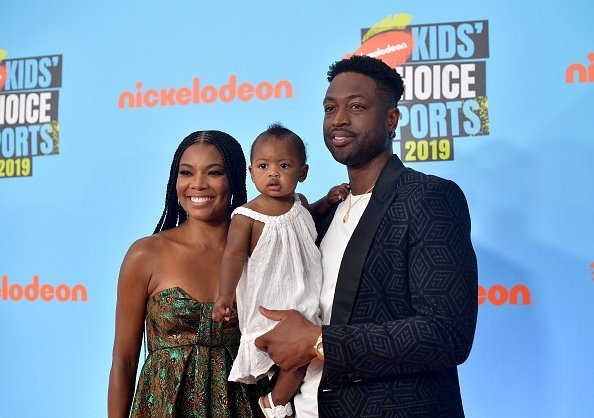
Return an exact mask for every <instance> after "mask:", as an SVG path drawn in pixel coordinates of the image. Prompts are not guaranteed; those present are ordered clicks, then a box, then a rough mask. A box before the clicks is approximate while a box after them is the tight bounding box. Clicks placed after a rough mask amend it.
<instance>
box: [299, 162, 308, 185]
mask: <svg viewBox="0 0 594 418" xmlns="http://www.w3.org/2000/svg"><path fill="white" fill-rule="evenodd" d="M308 171H309V166H308V165H307V164H303V167H301V170H299V178H298V180H299V181H300V182H302V181H305V179H306V178H307V172H308Z"/></svg>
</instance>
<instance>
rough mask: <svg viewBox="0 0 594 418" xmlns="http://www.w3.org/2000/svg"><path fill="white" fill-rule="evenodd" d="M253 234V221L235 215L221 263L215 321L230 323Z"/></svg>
mask: <svg viewBox="0 0 594 418" xmlns="http://www.w3.org/2000/svg"><path fill="white" fill-rule="evenodd" d="M251 233H252V220H251V219H250V218H248V217H245V216H242V215H235V216H234V217H233V218H232V219H231V225H230V226H229V232H228V233H227V245H226V246H225V252H224V253H223V261H222V263H221V280H220V283H219V297H218V298H217V300H216V302H215V304H214V307H213V310H212V319H213V321H216V322H221V321H222V320H223V319H225V320H226V321H228V320H229V318H230V316H231V307H232V306H233V297H234V295H235V289H236V288H237V283H239V279H240V278H241V273H242V271H243V266H244V264H245V261H246V260H247V257H248V253H249V248H250V236H251Z"/></svg>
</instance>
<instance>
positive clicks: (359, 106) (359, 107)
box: [351, 103, 365, 110]
mask: <svg viewBox="0 0 594 418" xmlns="http://www.w3.org/2000/svg"><path fill="white" fill-rule="evenodd" d="M351 109H356V110H359V109H365V106H363V105H362V104H359V103H353V104H352V105H351Z"/></svg>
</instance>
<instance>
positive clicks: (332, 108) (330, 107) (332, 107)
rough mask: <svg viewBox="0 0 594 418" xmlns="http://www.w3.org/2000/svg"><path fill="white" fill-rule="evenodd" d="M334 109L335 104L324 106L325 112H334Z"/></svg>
mask: <svg viewBox="0 0 594 418" xmlns="http://www.w3.org/2000/svg"><path fill="white" fill-rule="evenodd" d="M333 110H334V106H324V112H325V113H328V112H332V111H333Z"/></svg>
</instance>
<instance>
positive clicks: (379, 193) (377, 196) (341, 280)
mask: <svg viewBox="0 0 594 418" xmlns="http://www.w3.org/2000/svg"><path fill="white" fill-rule="evenodd" d="M403 171H404V165H403V164H402V162H401V161H400V159H399V158H398V157H397V156H396V155H394V156H392V158H390V160H389V161H388V164H386V166H385V167H384V169H383V170H382V172H381V173H380V176H379V178H378V179H377V183H376V185H375V188H374V189H373V193H372V194H371V199H370V200H369V204H368V205H367V208H366V209H365V211H364V212H363V216H362V217H361V220H360V221H359V223H358V224H357V226H356V228H355V230H354V231H353V235H352V236H351V239H350V240H349V243H348V244H347V247H346V249H345V251H344V255H343V256H342V262H341V263H340V269H339V271H338V279H337V282H336V290H335V291H334V302H333V304H332V317H331V318H330V324H331V325H334V324H348V323H349V320H350V318H351V312H352V310H353V305H354V303H355V297H356V296H357V290H358V289H359V281H360V280H361V274H362V272H363V265H364V264H365V260H366V259H367V253H368V252H369V248H370V247H371V242H372V241H373V237H374V236H375V232H376V231H377V228H378V227H379V224H380V222H381V221H382V219H383V217H384V215H385V213H386V211H387V210H388V207H389V206H390V204H391V203H392V201H393V200H394V198H395V197H396V182H397V181H398V178H399V177H400V175H401V174H402V172H403ZM334 212H336V207H334V208H333V214H334ZM328 218H330V219H332V217H330V216H328ZM328 226H329V223H328V225H326V227H325V229H324V230H323V234H325V233H326V230H327V229H328ZM323 234H320V235H322V236H323ZM318 239H319V240H320V241H321V238H318Z"/></svg>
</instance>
